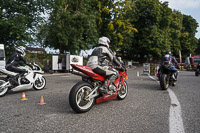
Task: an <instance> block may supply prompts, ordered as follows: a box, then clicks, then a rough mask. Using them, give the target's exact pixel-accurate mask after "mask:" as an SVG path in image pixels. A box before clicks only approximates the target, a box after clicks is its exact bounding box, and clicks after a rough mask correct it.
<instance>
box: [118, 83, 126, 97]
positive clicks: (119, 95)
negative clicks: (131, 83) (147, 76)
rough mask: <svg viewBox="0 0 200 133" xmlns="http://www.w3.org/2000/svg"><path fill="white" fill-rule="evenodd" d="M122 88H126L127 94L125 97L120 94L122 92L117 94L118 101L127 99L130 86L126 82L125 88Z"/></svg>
mask: <svg viewBox="0 0 200 133" xmlns="http://www.w3.org/2000/svg"><path fill="white" fill-rule="evenodd" d="M122 87H125V91H126V92H125V93H124V94H123V95H121V94H120V91H121V90H120V91H119V92H118V93H117V99H118V100H123V99H125V98H126V96H127V94H128V84H127V82H126V81H125V82H124V84H123V86H122Z"/></svg>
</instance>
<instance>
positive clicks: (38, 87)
mask: <svg viewBox="0 0 200 133" xmlns="http://www.w3.org/2000/svg"><path fill="white" fill-rule="evenodd" d="M45 86H46V79H45V77H44V76H42V77H41V78H40V79H39V78H38V79H36V80H35V83H34V84H33V88H34V89H35V90H42V89H44V87H45Z"/></svg>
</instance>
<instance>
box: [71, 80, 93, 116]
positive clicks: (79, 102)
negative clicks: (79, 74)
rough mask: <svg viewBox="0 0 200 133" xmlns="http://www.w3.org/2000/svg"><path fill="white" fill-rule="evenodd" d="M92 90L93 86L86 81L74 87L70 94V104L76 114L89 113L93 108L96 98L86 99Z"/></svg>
mask: <svg viewBox="0 0 200 133" xmlns="http://www.w3.org/2000/svg"><path fill="white" fill-rule="evenodd" d="M92 90H93V87H92V85H91V84H89V83H87V82H84V81H81V82H79V83H77V84H76V85H74V86H73V87H72V89H71V91H70V93H69V104H70V106H71V108H72V109H73V110H74V111H75V112H76V113H84V112H87V111H89V110H90V109H91V108H92V107H93V105H94V103H95V98H91V99H89V100H86V99H84V98H85V97H86V96H87V95H89V94H90V92H91V91H92Z"/></svg>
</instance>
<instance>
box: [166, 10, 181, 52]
mask: <svg viewBox="0 0 200 133" xmlns="http://www.w3.org/2000/svg"><path fill="white" fill-rule="evenodd" d="M182 22H183V15H182V14H181V13H180V12H179V11H176V10H174V11H173V13H172V14H171V23H170V27H169V32H168V34H169V43H170V48H169V50H171V52H172V54H173V56H178V55H179V50H181V43H180V38H181V31H182Z"/></svg>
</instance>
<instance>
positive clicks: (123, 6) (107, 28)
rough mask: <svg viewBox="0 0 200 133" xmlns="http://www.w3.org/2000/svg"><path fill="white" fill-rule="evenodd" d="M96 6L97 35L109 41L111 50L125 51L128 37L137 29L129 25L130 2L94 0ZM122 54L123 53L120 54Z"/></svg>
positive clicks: (129, 0)
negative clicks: (105, 37) (107, 38)
mask: <svg viewBox="0 0 200 133" xmlns="http://www.w3.org/2000/svg"><path fill="white" fill-rule="evenodd" d="M96 3H98V4H96V5H98V7H97V9H98V18H97V25H98V33H99V35H100V36H107V37H109V38H110V39H111V44H110V45H111V48H112V49H114V50H117V49H121V51H124V50H126V47H127V46H128V43H129V42H130V37H131V36H134V32H137V29H136V28H134V26H133V25H132V24H131V21H130V20H131V19H132V18H131V16H130V11H131V10H132V9H133V2H132V1H131V0H119V1H114V0H96ZM122 53H123V52H122Z"/></svg>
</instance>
